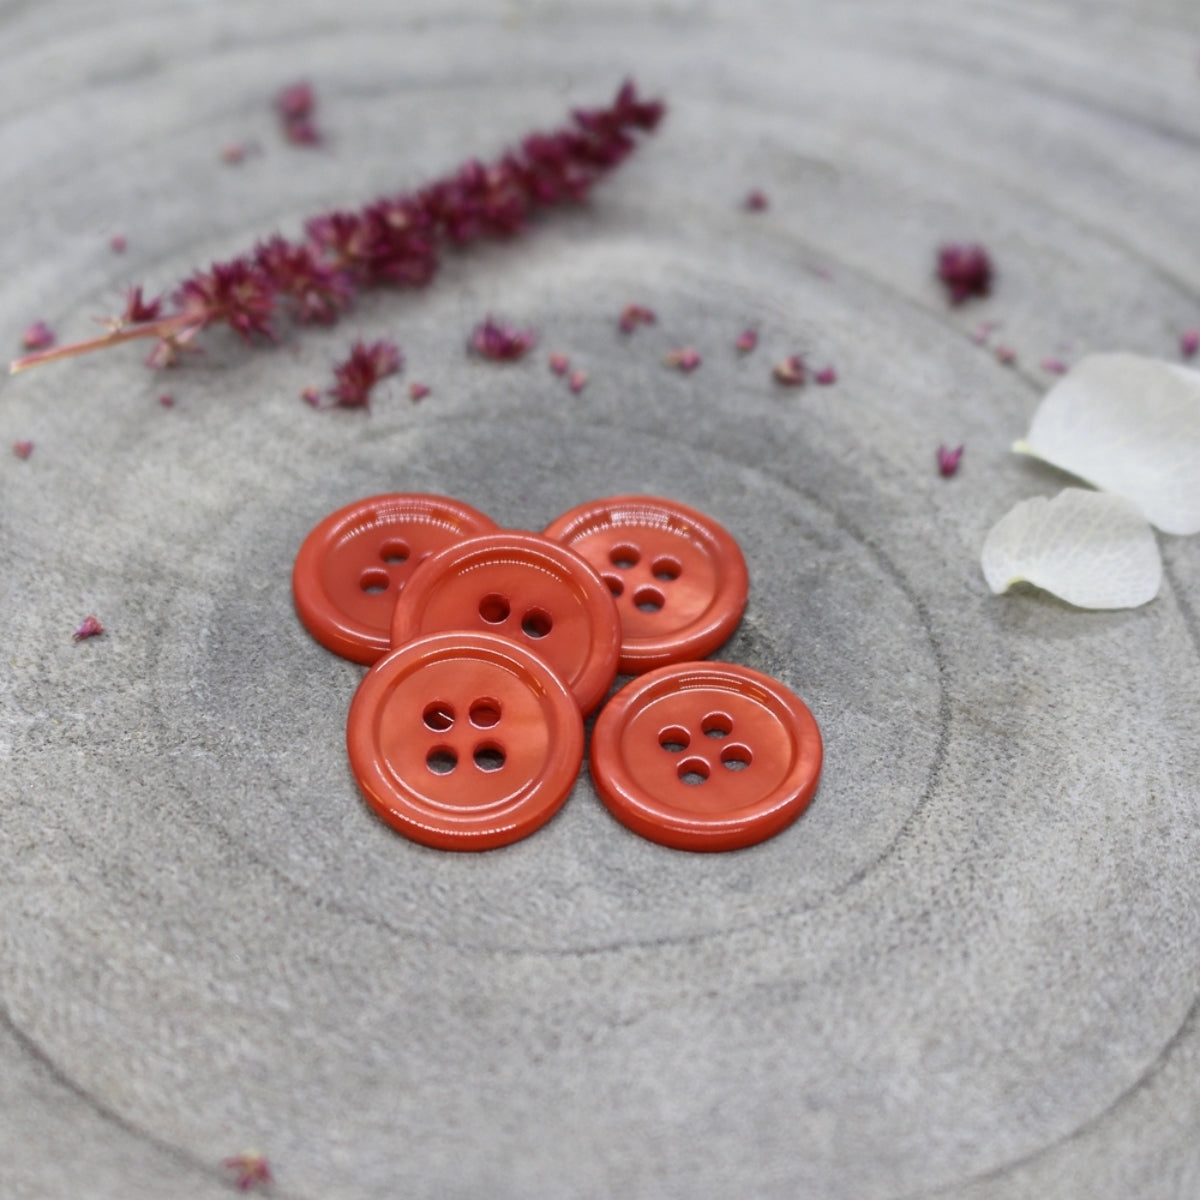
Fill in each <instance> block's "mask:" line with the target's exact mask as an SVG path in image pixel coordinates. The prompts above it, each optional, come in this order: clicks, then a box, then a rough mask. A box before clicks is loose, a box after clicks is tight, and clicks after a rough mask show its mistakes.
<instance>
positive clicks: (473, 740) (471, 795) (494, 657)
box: [346, 632, 583, 850]
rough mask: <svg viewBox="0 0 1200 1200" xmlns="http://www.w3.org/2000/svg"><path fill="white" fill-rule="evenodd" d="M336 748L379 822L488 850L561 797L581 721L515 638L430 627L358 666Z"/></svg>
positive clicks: (455, 846) (434, 842)
mask: <svg viewBox="0 0 1200 1200" xmlns="http://www.w3.org/2000/svg"><path fill="white" fill-rule="evenodd" d="M346 745H347V748H348V750H349V752H350V765H351V768H352V769H353V771H354V777H355V778H356V779H357V780H358V785H359V787H360V788H361V789H362V792H363V795H364V796H366V798H367V802H368V803H369V804H370V806H371V807H372V808H373V809H374V810H375V812H376V813H377V814H378V815H379V816H380V817H382V818H383V820H385V821H386V822H387V823H388V824H389V825H391V826H393V827H394V828H395V829H398V830H399V831H400V832H401V833H403V834H405V835H406V836H407V837H410V838H412V839H413V840H414V841H417V842H421V843H423V844H424V845H426V846H434V847H437V848H438V849H441V850H490V849H492V848H493V847H495V846H505V845H508V844H509V843H510V842H515V841H519V840H520V839H521V838H523V837H527V836H528V835H529V834H531V833H533V831H534V830H535V829H539V828H540V827H541V826H542V825H544V824H545V823H546V822H547V821H548V820H550V818H551V817H552V816H553V815H554V814H555V813H556V812H557V811H558V810H559V808H560V807H561V806H562V803H563V801H564V800H565V799H566V798H567V795H568V793H569V792H570V790H571V786H572V784H573V783H574V782H575V778H576V776H577V775H578V773H579V767H580V764H581V763H582V761H583V718H582V717H581V716H580V713H579V706H578V705H577V704H576V703H575V698H574V697H573V696H572V695H571V693H570V691H569V690H568V689H567V687H566V685H565V684H564V683H563V682H562V681H561V680H560V679H559V678H558V677H557V676H556V675H555V674H554V672H553V671H552V670H551V669H550V668H549V667H548V666H547V665H546V664H545V663H544V662H542V660H541V659H540V658H538V656H537V655H535V654H533V653H531V652H530V651H529V650H526V649H525V647H523V646H521V645H519V644H517V643H516V642H513V641H510V640H509V639H507V638H503V637H497V636H496V635H494V634H484V633H462V632H456V633H443V634H434V635H433V636H431V637H424V638H419V639H417V640H416V641H412V642H409V643H408V644H407V645H404V646H401V647H400V648H399V649H398V650H394V651H393V652H392V653H390V654H388V655H386V656H385V657H384V658H381V659H380V660H379V661H378V662H377V663H376V664H375V665H374V666H373V667H372V668H371V670H370V671H368V672H367V674H366V675H365V676H364V678H363V681H362V683H361V684H360V685H359V688H358V691H357V692H355V694H354V699H353V700H352V701H351V703H350V716H349V720H348V721H347V725H346Z"/></svg>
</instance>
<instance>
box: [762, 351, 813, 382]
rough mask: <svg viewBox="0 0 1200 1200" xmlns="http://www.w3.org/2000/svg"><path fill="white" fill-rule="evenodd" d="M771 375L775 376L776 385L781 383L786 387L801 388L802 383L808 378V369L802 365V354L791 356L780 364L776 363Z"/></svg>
mask: <svg viewBox="0 0 1200 1200" xmlns="http://www.w3.org/2000/svg"><path fill="white" fill-rule="evenodd" d="M771 373H772V374H773V375H774V376H775V381H776V382H777V383H782V384H784V385H785V386H786V387H803V386H804V381H805V379H806V378H807V377H808V368H807V367H806V366H805V364H804V356H803V355H802V354H792V355H789V356H788V357H787V358H785V359H784V360H783V361H782V362H778V363H776V364H775V369H774V370H773V371H772V372H771Z"/></svg>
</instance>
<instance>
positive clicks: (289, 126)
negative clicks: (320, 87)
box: [275, 80, 321, 146]
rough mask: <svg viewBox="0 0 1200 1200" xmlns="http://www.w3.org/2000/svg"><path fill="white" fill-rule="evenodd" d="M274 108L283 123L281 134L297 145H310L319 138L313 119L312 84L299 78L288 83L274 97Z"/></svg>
mask: <svg viewBox="0 0 1200 1200" xmlns="http://www.w3.org/2000/svg"><path fill="white" fill-rule="evenodd" d="M275 108H276V110H277V111H278V113H279V119H280V121H281V123H282V125H283V136H284V137H285V138H287V140H288V141H289V142H293V143H295V144H296V145H298V146H312V145H315V144H316V143H317V142H319V141H320V140H321V135H320V133H319V132H318V131H317V126H316V123H315V122H314V120H313V111H314V110H315V108H316V96H315V95H314V94H313V89H312V84H310V83H307V82H305V81H303V80H301V81H300V82H298V83H293V84H289V85H288V86H287V87H285V88H284V89H283V91H281V92H280V93H279V95H278V96H276V97H275Z"/></svg>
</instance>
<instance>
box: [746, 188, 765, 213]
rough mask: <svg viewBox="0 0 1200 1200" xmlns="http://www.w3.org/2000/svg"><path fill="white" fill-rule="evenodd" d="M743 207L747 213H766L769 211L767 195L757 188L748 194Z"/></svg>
mask: <svg viewBox="0 0 1200 1200" xmlns="http://www.w3.org/2000/svg"><path fill="white" fill-rule="evenodd" d="M742 207H743V208H744V209H745V210H746V211H747V212H765V211H766V209H767V194H766V192H762V191H759V189H758V188H755V189H754V190H753V191H750V192H747V193H746V198H745V200H743V201H742Z"/></svg>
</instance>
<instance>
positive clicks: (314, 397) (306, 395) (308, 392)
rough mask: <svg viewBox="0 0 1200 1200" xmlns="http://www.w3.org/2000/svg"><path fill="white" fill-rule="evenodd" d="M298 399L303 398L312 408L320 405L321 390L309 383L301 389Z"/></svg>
mask: <svg viewBox="0 0 1200 1200" xmlns="http://www.w3.org/2000/svg"><path fill="white" fill-rule="evenodd" d="M300 399H301V400H303V401H304V403H305V404H311V405H312V406H313V408H320V407H321V392H320V389H319V388H315V387H312V386H311V385H309V386H308V387H306V388H304V389H303V390H302V391H301V393H300Z"/></svg>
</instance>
